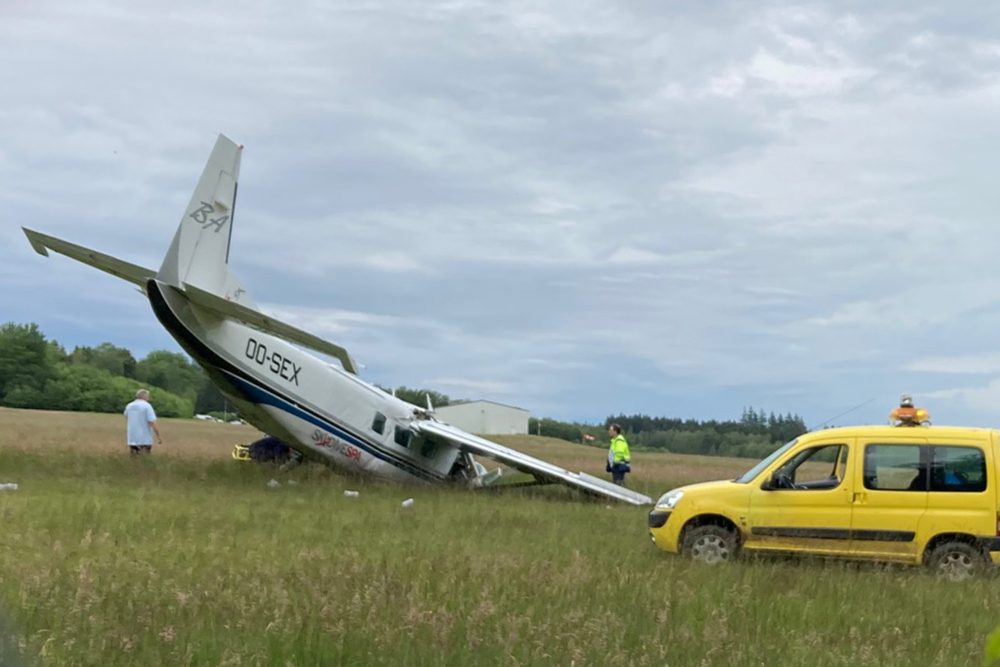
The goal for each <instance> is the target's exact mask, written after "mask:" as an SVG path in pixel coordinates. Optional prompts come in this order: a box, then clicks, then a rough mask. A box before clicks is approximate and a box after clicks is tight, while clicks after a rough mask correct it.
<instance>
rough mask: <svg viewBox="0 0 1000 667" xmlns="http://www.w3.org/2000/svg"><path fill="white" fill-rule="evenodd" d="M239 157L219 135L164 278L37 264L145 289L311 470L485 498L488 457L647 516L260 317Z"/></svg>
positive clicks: (175, 332) (223, 381) (610, 490)
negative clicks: (250, 289)
mask: <svg viewBox="0 0 1000 667" xmlns="http://www.w3.org/2000/svg"><path fill="white" fill-rule="evenodd" d="M242 152H243V147H242V146H238V145H237V144H235V143H233V142H232V141H231V140H229V139H228V138H226V137H225V136H222V135H219V138H218V140H217V141H216V143H215V148H214V149H213V150H212V154H211V156H210V157H209V159H208V163H207V164H206V165H205V169H204V171H203V172H202V174H201V179H200V180H199V181H198V185H197V187H196V188H195V191H194V194H193V195H192V196H191V201H190V203H189V204H188V206H187V209H186V210H185V211H184V214H183V216H182V217H181V222H180V225H179V226H178V227H177V232H176V233H175V234H174V239H173V242H172V243H171V244H170V248H169V249H168V250H167V254H166V256H165V257H164V259H163V264H162V265H161V266H160V269H159V270H158V271H153V270H152V269H147V268H144V267H141V266H137V265H135V264H131V263H129V262H126V261H123V260H121V259H117V258H115V257H111V256H109V255H105V254H103V253H100V252H96V251H94V250H91V249H89V248H85V247H82V246H79V245H75V244H73V243H69V242H67V241H63V240H61V239H57V238H53V237H51V236H47V235H45V234H41V233H39V232H36V231H33V230H30V229H24V233H25V234H26V235H27V237H28V240H29V241H30V242H31V245H32V247H33V248H34V249H35V251H37V252H38V253H39V254H41V255H45V256H47V255H48V251H50V250H51V251H53V252H57V253H60V254H62V255H65V256H67V257H70V258H72V259H75V260H78V261H80V262H83V263H85V264H89V265H91V266H93V267H96V268H98V269H100V270H102V271H105V272H106V273H110V274H111V275H114V276H117V277H118V278H122V279H124V280H127V281H129V282H131V283H134V284H135V285H137V286H138V287H139V290H140V291H141V292H142V293H143V294H144V295H145V296H146V297H147V298H148V299H149V303H150V305H151V306H152V308H153V313H154V314H155V315H156V318H157V319H158V320H159V321H160V323H161V324H162V325H163V326H164V328H166V330H167V331H168V332H169V333H170V335H171V336H173V337H174V338H175V339H176V340H177V342H178V343H180V345H181V347H183V348H184V350H185V351H186V352H187V353H188V354H189V355H190V356H191V357H192V358H193V359H194V360H195V361H196V362H197V363H198V364H200V365H201V366H202V367H203V368H204V369H205V371H206V372H207V373H208V375H209V377H210V378H211V380H212V381H213V382H214V383H215V384H216V385H217V386H218V387H219V389H220V390H221V391H222V393H223V394H225V395H226V396H227V397H228V398H229V400H231V401H232V402H233V403H234V404H235V405H236V406H238V408H239V411H240V415H241V416H242V417H243V419H245V420H246V421H247V422H249V423H251V424H253V425H254V426H256V427H257V428H258V429H260V430H261V431H263V432H265V433H268V434H270V435H273V436H275V437H277V438H279V439H281V440H283V441H284V442H286V443H287V444H288V445H289V446H291V447H292V448H293V449H294V450H296V451H297V452H299V453H300V454H301V455H302V456H304V457H306V458H309V459H313V460H318V461H322V462H323V463H326V464H327V465H330V466H332V467H334V468H337V469H340V470H343V471H349V472H354V473H361V474H364V475H369V476H372V477H378V478H383V479H389V480H394V481H400V482H413V481H421V482H438V483H455V484H460V485H465V486H468V487H471V488H484V487H488V486H490V485H491V484H494V483H496V481H497V479H498V477H499V475H498V474H497V473H496V472H494V473H492V474H488V473H486V469H485V467H484V466H483V465H482V464H480V463H478V462H477V461H476V460H475V458H474V457H475V456H483V457H488V458H491V459H494V460H496V461H498V462H500V463H502V464H505V465H507V466H509V467H511V468H514V469H516V470H519V471H521V472H524V473H527V474H529V475H532V476H533V477H534V482H531V483H532V484H551V483H556V484H564V485H566V486H569V487H573V488H575V489H579V490H580V491H583V492H584V493H587V494H589V495H594V496H602V497H606V498H610V499H614V500H618V501H622V502H625V503H630V504H633V505H648V504H650V502H651V500H650V498H648V497H646V496H644V495H642V494H640V493H637V492H635V491H631V490H629V489H625V488H623V487H620V486H616V485H614V484H611V483H610V482H608V481H606V480H603V479H599V478H597V477H594V476H592V475H588V474H586V473H583V472H570V471H568V470H565V469H563V468H560V467H559V466H556V465H553V464H551V463H547V462H545V461H542V460H540V459H537V458H534V457H532V456H528V455H526V454H522V453H521V452H518V451H516V450H513V449H510V448H508V447H504V446H502V445H499V444H497V443H494V442H490V441H489V440H485V439H483V438H480V437H478V436H475V435H472V434H470V433H466V432H465V431H462V430H461V429H458V428H456V427H454V426H451V425H449V424H446V423H443V422H441V421H438V420H437V419H436V418H435V417H434V413H433V409H431V408H430V406H428V408H427V409H424V408H421V407H418V406H414V405H412V404H410V403H407V402H405V401H403V400H400V399H398V398H396V397H395V396H391V395H389V394H387V393H386V392H385V391H383V390H382V389H380V388H378V387H376V386H374V385H371V384H369V383H367V382H365V381H364V380H362V379H361V378H359V377H358V374H357V366H356V365H355V363H354V361H353V360H352V359H351V356H350V355H349V354H348V352H347V350H345V349H344V348H343V347H341V346H339V345H335V344H333V343H330V342H328V341H326V340H323V339H321V338H318V337H316V336H314V335H312V334H310V333H308V332H305V331H302V330H301V329H298V328H296V327H293V326H291V325H289V324H285V323H284V322H279V321H277V320H275V319H274V318H272V317H269V316H267V315H265V314H264V313H262V312H261V311H259V310H258V309H257V308H256V306H255V305H254V302H253V301H252V299H251V298H250V296H249V295H248V294H247V292H246V290H244V289H243V288H242V287H241V286H240V283H239V282H237V280H236V278H235V277H234V276H233V274H232V273H230V271H229V266H228V262H229V241H230V238H231V235H232V229H233V212H234V206H235V204H236V190H237V182H238V180H239V173H240V157H241V155H242ZM305 350H312V351H314V352H319V353H320V354H323V355H327V356H329V357H332V358H333V359H336V360H337V362H338V363H336V364H334V363H328V362H327V361H324V360H323V359H321V358H319V357H316V356H313V355H311V354H308V353H307V352H305Z"/></svg>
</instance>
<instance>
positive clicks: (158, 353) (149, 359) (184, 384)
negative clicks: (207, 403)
mask: <svg viewBox="0 0 1000 667" xmlns="http://www.w3.org/2000/svg"><path fill="white" fill-rule="evenodd" d="M135 379H136V380H138V381H139V382H141V383H144V384H147V385H152V386H154V387H159V388H161V389H166V390H167V391H169V392H171V393H173V394H177V395H178V396H183V397H184V398H186V399H188V400H189V401H191V403H192V405H193V404H194V403H195V401H196V400H197V398H198V391H199V389H200V388H201V386H202V383H203V382H204V381H205V375H204V372H203V371H202V370H201V368H200V367H198V366H197V365H195V364H194V363H193V362H191V361H190V360H189V359H188V358H187V357H186V356H185V355H183V354H180V353H178V352H168V351H167V350H154V351H152V352H150V353H149V354H147V355H146V356H145V357H144V358H143V359H142V360H140V361H139V362H138V363H137V364H136V367H135Z"/></svg>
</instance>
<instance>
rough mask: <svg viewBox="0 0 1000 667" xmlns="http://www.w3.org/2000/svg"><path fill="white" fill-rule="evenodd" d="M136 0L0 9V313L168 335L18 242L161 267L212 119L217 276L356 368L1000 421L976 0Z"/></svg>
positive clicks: (427, 381) (88, 338)
mask: <svg viewBox="0 0 1000 667" xmlns="http://www.w3.org/2000/svg"><path fill="white" fill-rule="evenodd" d="M155 4H156V6H157V7H159V8H152V7H153V4H151V3H134V2H125V1H124V0H88V1H87V2H84V3H67V2H52V1H49V0H32V1H31V2H27V1H24V0H15V1H14V2H5V3H3V4H0V90H3V91H4V92H3V103H2V104H0V221H2V224H0V234H2V236H0V280H2V283H0V284H2V285H3V289H2V291H0V321H16V322H32V321H33V322H37V323H38V324H39V325H40V326H41V328H42V330H43V331H44V332H45V333H46V334H47V335H48V336H49V337H50V338H55V339H57V340H58V341H59V342H60V343H62V344H63V345H65V346H66V347H68V348H72V347H73V346H74V345H94V344H97V343H100V342H102V341H110V342H112V343H114V344H116V345H122V346H126V347H128V348H130V349H132V350H133V352H134V353H136V355H137V356H141V355H143V354H145V353H146V352H148V351H149V350H151V349H157V348H168V349H172V350H179V349H180V348H179V347H178V346H177V344H176V343H175V342H174V341H173V340H172V339H171V338H170V337H169V335H168V334H166V333H165V332H164V331H163V330H162V329H161V328H160V326H159V324H158V323H157V321H156V319H155V318H154V316H153V315H152V313H151V311H150V309H149V306H148V304H147V303H146V302H145V301H144V299H143V298H142V297H141V296H140V295H139V294H138V293H137V292H136V291H135V289H134V288H133V287H131V286H130V285H128V284H127V283H124V282H121V281H118V280H115V279H114V278H112V277H110V276H106V275H105V274H101V273H98V272H96V271H94V270H93V269H89V268H87V267H84V266H82V265H78V264H76V263H74V262H72V261H70V260H68V259H66V258H63V257H59V256H54V257H52V258H50V259H47V260H46V259H44V258H42V257H39V256H38V255H36V254H35V253H34V252H33V251H32V250H31V248H30V246H29V245H28V243H27V241H26V239H25V238H24V236H23V234H22V233H21V231H20V227H21V226H22V225H24V226H28V227H32V228H35V229H38V230H40V231H43V232H45V233H48V234H52V235H55V236H60V237H63V238H66V239H67V240H70V241H73V242H76V243H80V244H83V245H87V246H90V247H93V248H95V249H98V250H101V251H103V252H107V253H110V254H112V255H116V256H120V257H122V258H124V259H127V260H129V261H131V262H134V263H137V264H141V265H144V266H148V267H152V268H156V267H158V266H159V263H160V260H161V258H162V255H163V254H164V252H165V251H166V248H167V246H168V245H169V242H170V239H171V237H172V236H173V232H174V229H175V228H176V225H177V223H178V221H179V219H180V215H181V213H182V211H183V208H184V206H185V205H186V203H187V200H188V197H189V196H190V193H191V190H192V189H193V187H194V184H195V181H196V180H197V178H198V175H199V174H200V172H201V168H202V166H203V164H204V161H205V160H206V159H207V157H208V153H209V151H210V150H211V148H212V145H213V143H214V141H215V137H216V134H217V133H219V132H222V133H224V134H226V135H227V136H229V137H231V138H232V139H233V140H234V141H237V142H238V143H242V144H244V145H245V150H244V152H243V165H242V169H241V179H240V180H241V183H240V190H239V192H240V200H239V204H238V207H237V215H236V221H235V227H234V232H233V239H232V251H231V255H230V263H231V266H232V269H233V271H234V272H235V273H236V274H237V275H238V276H239V278H240V279H241V281H242V282H243V284H244V286H245V287H246V288H247V289H248V290H249V291H250V293H251V294H252V295H253V296H254V298H255V299H256V300H257V301H258V302H259V303H260V304H261V306H262V308H263V309H264V310H266V311H267V312H269V313H273V314H277V315H279V316H281V317H282V318H284V319H286V320H288V321H289V322H291V323H293V324H295V325H298V326H300V327H304V328H306V329H308V330H310V331H313V332H314V333H317V334H319V335H321V336H324V337H326V338H329V339H331V340H333V341H335V342H338V343H340V344H342V345H344V346H346V347H347V348H348V349H349V350H350V351H351V352H352V354H353V355H354V357H355V358H356V359H357V361H358V362H360V363H361V364H364V366H365V368H364V369H363V371H362V376H363V377H364V378H366V379H367V380H369V381H373V382H378V383H380V384H384V385H401V384H405V385H408V386H419V387H428V388H433V389H436V390H438V391H441V392H444V393H446V394H449V395H450V396H452V397H455V398H487V399H492V400H496V401H500V402H504V403H511V404H515V405H519V406H522V407H525V408H527V409H529V410H531V411H532V413H533V414H535V415H537V416H551V417H556V418H561V419H574V420H583V421H599V420H602V419H604V417H606V416H607V415H609V414H612V413H618V412H625V413H636V412H643V413H647V414H653V415H666V416H676V417H692V418H699V419H709V418H717V419H730V418H739V416H740V413H741V411H742V410H743V407H744V406H754V407H756V408H760V409H764V410H766V411H775V412H781V413H785V412H794V413H798V414H800V415H802V416H803V417H804V418H805V419H806V422H807V424H808V425H810V426H816V425H818V424H820V423H822V422H824V421H826V420H828V419H830V418H831V417H834V416H835V415H837V414H838V413H841V412H844V411H846V410H850V409H851V408H853V407H855V406H857V405H859V404H864V405H862V407H860V408H858V409H856V410H854V411H853V412H850V413H849V414H847V415H845V416H844V417H841V418H839V419H836V420H834V422H833V423H835V424H846V423H872V422H884V421H885V419H886V415H887V413H888V411H889V410H890V409H891V408H892V407H893V405H894V404H895V402H896V401H897V399H898V396H899V394H900V393H901V392H904V391H905V392H910V393H912V394H914V396H915V398H916V400H917V402H918V403H919V404H922V405H926V406H927V407H928V408H930V410H931V412H932V415H933V416H934V420H935V422H936V423H960V424H973V425H984V426H1000V335H998V334H1000V262H998V252H1000V201H998V200H1000V189H998V188H997V187H996V180H997V177H998V176H997V173H998V169H997V165H998V163H1000V122H998V118H1000V6H997V5H993V4H991V3H979V2H977V3H965V4H960V5H956V4H954V3H951V4H947V5H945V4H941V3H926V4H924V5H920V4H919V3H910V2H907V3H888V2H887V3H872V2H838V3H828V4H802V5H787V4H776V3H765V2H755V3H746V2H734V3H724V2H720V3H696V2H672V3H665V2H641V1H640V2H603V1H591V0H565V1H563V2H504V1H502V0H483V1H482V2H478V1H465V0H454V1H450V2H431V1H425V2H410V1H400V2H392V1H371V2H365V1H363V0H351V1H349V2H333V1H327V0H323V1H318V0H317V1H316V2H312V3H310V2H300V3H291V4H289V3H282V2H277V1H275V2H259V1H254V0H242V1H241V2H238V3H237V2H228V1H225V0H222V1H217V2H205V1H204V0H200V1H199V2H190V1H189V0H179V1H177V2H172V3H155ZM146 7H149V8H146Z"/></svg>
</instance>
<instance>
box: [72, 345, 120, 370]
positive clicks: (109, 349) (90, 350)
mask: <svg viewBox="0 0 1000 667" xmlns="http://www.w3.org/2000/svg"><path fill="white" fill-rule="evenodd" d="M69 360H70V362H71V363H74V364H88V365H90V366H94V367H96V368H103V369H104V370H106V371H108V372H109V373H111V374H112V375H121V376H122V377H127V378H134V377H135V367H136V361H135V357H133V356H132V353H131V352H129V351H128V350H126V349H125V348H124V347H115V346H114V345H112V344H111V343H101V344H100V345H98V346H97V347H76V348H74V349H73V351H72V352H71V353H70V355H69Z"/></svg>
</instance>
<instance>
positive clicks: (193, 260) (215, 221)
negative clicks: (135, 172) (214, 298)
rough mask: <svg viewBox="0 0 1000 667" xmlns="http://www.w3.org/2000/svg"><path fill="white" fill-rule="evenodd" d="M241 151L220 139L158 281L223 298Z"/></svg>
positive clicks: (226, 140) (229, 142) (220, 137)
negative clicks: (191, 286)
mask: <svg viewBox="0 0 1000 667" xmlns="http://www.w3.org/2000/svg"><path fill="white" fill-rule="evenodd" d="M242 153H243V147H242V146H238V145H236V144H235V143H233V142H232V141H231V140H230V139H229V138H228V137H226V136H224V135H221V134H220V135H219V138H218V140H217V141H216V142H215V148H213V149H212V155H211V156H209V158H208V164H206V165H205V170H204V171H203V172H201V178H200V179H198V185H197V187H195V189H194V194H192V195H191V201H190V202H189V203H188V206H187V209H186V210H185V211H184V216H183V217H182V218H181V223H180V225H178V227H177V233H176V234H174V240H173V242H172V243H171V244H170V250H168V251H167V255H166V257H164V258H163V265H162V266H161V267H160V271H159V272H158V273H157V276H156V277H157V278H158V279H159V280H161V281H163V282H166V283H169V284H171V285H176V286H178V287H180V286H182V285H183V284H184V283H189V284H192V285H197V286H198V287H200V288H201V289H203V290H205V291H207V292H212V293H213V294H219V295H223V294H225V290H226V283H227V275H228V273H229V269H228V266H227V263H228V261H229V239H230V237H231V236H232V231H233V213H234V208H235V206H236V183H237V181H238V180H239V177H240V156H241V155H242Z"/></svg>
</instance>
